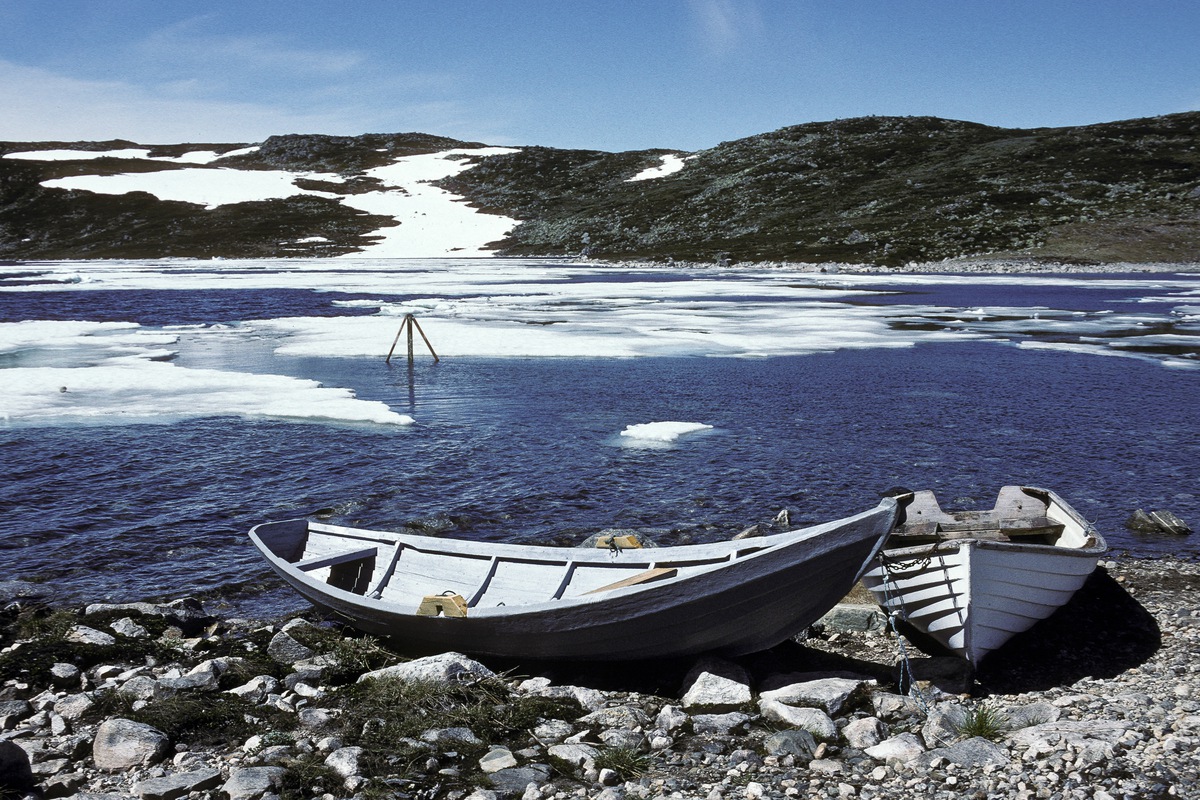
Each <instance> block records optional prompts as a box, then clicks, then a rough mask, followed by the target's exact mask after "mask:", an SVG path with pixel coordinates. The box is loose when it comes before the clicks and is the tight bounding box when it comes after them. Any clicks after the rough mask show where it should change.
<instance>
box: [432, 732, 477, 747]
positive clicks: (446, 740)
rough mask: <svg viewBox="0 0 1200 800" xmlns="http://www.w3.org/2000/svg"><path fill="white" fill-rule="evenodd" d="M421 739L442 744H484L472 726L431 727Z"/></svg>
mask: <svg viewBox="0 0 1200 800" xmlns="http://www.w3.org/2000/svg"><path fill="white" fill-rule="evenodd" d="M421 741H423V742H430V743H431V744H440V745H446V744H448V745H451V746H454V745H460V744H483V741H482V740H481V739H480V738H479V737H478V736H476V735H475V733H474V732H473V731H472V730H471V729H470V728H430V729H429V730H427V731H425V732H424V733H422V734H421Z"/></svg>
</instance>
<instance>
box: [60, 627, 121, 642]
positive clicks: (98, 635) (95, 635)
mask: <svg viewBox="0 0 1200 800" xmlns="http://www.w3.org/2000/svg"><path fill="white" fill-rule="evenodd" d="M65 638H66V640H67V641H68V642H74V643H75V644H92V645H110V644H116V643H117V639H116V637H115V636H112V635H111V634H107V633H105V632H104V631H98V630H96V629H95V628H89V627H88V626H87V625H75V626H74V627H72V628H71V630H69V631H67V635H66V637H65Z"/></svg>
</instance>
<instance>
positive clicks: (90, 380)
mask: <svg viewBox="0 0 1200 800" xmlns="http://www.w3.org/2000/svg"><path fill="white" fill-rule="evenodd" d="M178 340H179V335H178V334H177V333H164V332H158V331H153V330H148V329H145V328H142V327H140V326H138V325H134V324H131V323H96V322H47V321H29V322H15V323H0V367H3V368H0V376H2V379H0V423H3V424H7V425H47V424H80V423H83V424H87V423H94V424H105V425H112V424H122V423H129V422H155V421H158V422H169V421H174V420H178V419H184V418H190V417H211V416H241V417H247V418H256V417H273V418H281V419H290V420H303V421H320V422H333V421H336V422H351V423H372V424H380V425H410V424H412V423H413V419H412V417H410V416H408V415H405V414H399V413H396V412H395V411H392V410H391V409H390V408H389V407H388V406H387V404H386V403H382V402H378V401H367V400H360V399H358V398H357V397H355V395H354V392H353V391H352V390H350V389H342V388H330V387H324V386H321V385H320V384H319V383H317V382H316V381H312V380H304V379H298V378H292V377H287V376H284V375H273V374H254V373H245V372H232V371H227V370H220V369H192V368H184V367H180V366H178V365H175V364H172V363H169V362H168V361H167V360H168V359H170V358H171V357H173V356H174V354H175V351H174V350H173V349H171V348H170V347H169V346H170V345H174V344H176V343H177V342H178Z"/></svg>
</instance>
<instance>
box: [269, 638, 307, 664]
mask: <svg viewBox="0 0 1200 800" xmlns="http://www.w3.org/2000/svg"><path fill="white" fill-rule="evenodd" d="M316 654H317V653H316V651H315V650H313V649H312V648H310V647H308V646H307V645H305V644H302V643H301V642H299V641H297V640H296V639H295V638H293V637H292V635H291V634H290V633H288V632H287V631H280V632H279V633H277V634H275V635H274V636H272V637H271V642H270V644H268V645H267V655H269V656H270V657H271V658H273V659H275V660H276V661H278V662H279V663H280V664H295V663H296V662H297V661H303V660H304V659H306V658H312V657H313V656H315V655H316Z"/></svg>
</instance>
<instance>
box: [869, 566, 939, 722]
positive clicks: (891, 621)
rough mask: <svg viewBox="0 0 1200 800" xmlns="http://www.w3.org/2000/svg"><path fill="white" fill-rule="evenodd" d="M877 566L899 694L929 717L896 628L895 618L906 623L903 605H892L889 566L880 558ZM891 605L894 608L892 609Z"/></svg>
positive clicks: (902, 641)
mask: <svg viewBox="0 0 1200 800" xmlns="http://www.w3.org/2000/svg"><path fill="white" fill-rule="evenodd" d="M931 560H932V554H930V555H927V556H926V557H925V558H924V562H925V564H924V565H926V566H927V565H928V564H929V562H930V561H931ZM920 561H921V560H920V559H918V560H917V561H913V562H908V563H906V564H903V565H899V564H898V565H897V566H901V567H902V568H903V569H907V568H908V567H909V566H915V565H917V564H920ZM879 565H880V569H881V570H882V571H883V599H884V604H885V605H886V606H887V611H888V628H889V629H890V630H891V632H892V635H893V636H895V637H896V648H897V651H898V652H899V655H900V693H901V694H907V695H908V696H910V697H912V698H913V699H914V700H916V701H917V705H918V706H919V707H920V708H921V711H923V712H924V713H925V716H929V703H928V702H927V701H926V699H925V696H924V695H923V694H922V693H921V690H920V688H918V687H917V680H916V678H915V677H913V671H912V662H911V660H910V659H909V657H908V648H907V647H906V646H905V645H904V637H903V636H902V635H901V634H900V631H899V629H897V627H896V619H897V618H901V619H904V621H905V622H907V621H908V619H907V618H906V616H905V614H904V604H903V603H898V602H897V603H894V598H895V594H894V593H893V587H892V573H891V571H890V569H889V565H888V564H887V562H885V561H884V560H883V559H882V558H881V559H879ZM893 605H894V606H895V607H894V608H893ZM906 679H907V681H908V691H907V692H906V691H905V690H904V681H905V680H906Z"/></svg>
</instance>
